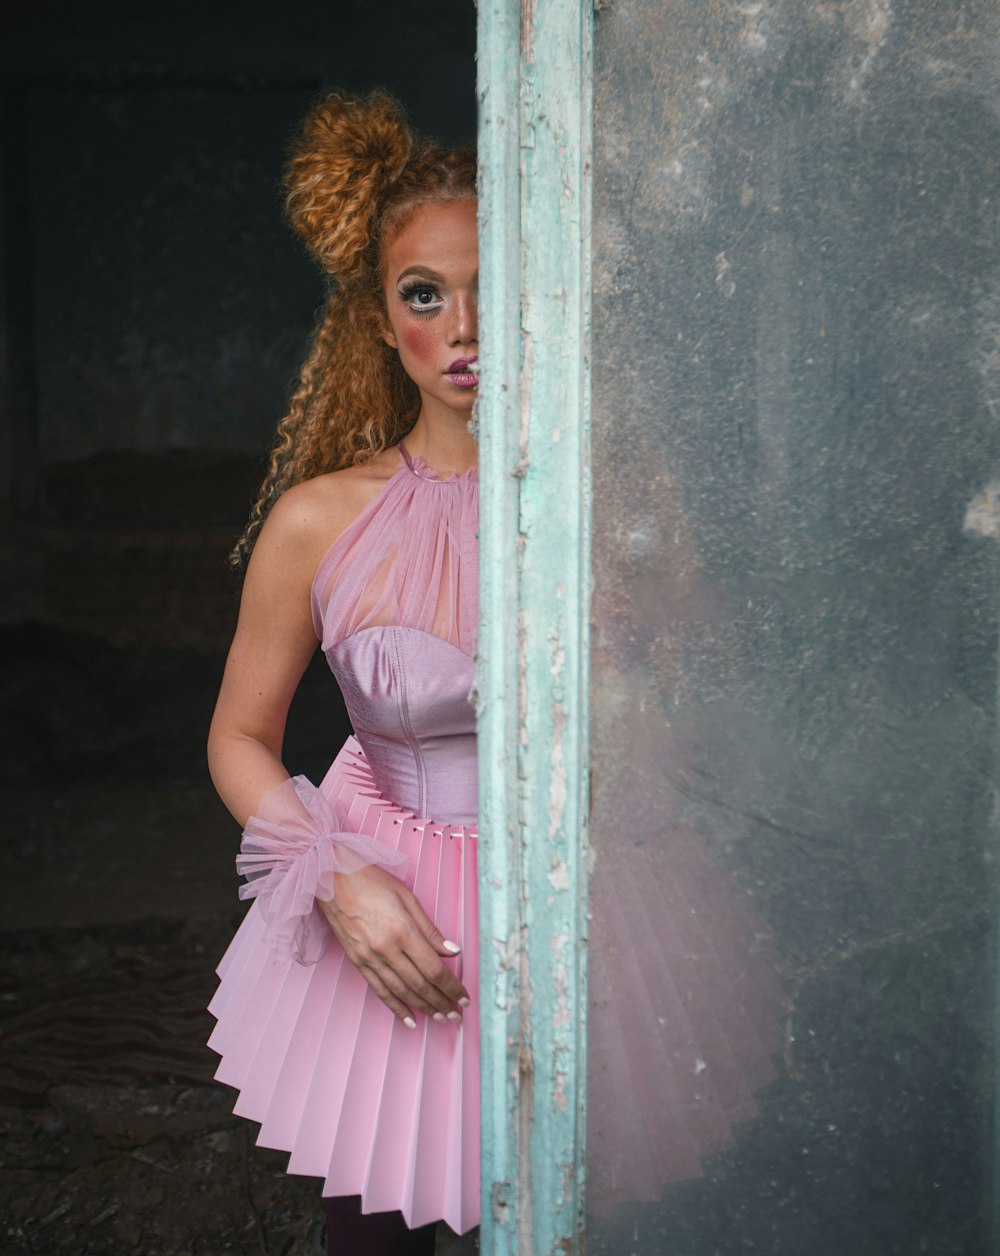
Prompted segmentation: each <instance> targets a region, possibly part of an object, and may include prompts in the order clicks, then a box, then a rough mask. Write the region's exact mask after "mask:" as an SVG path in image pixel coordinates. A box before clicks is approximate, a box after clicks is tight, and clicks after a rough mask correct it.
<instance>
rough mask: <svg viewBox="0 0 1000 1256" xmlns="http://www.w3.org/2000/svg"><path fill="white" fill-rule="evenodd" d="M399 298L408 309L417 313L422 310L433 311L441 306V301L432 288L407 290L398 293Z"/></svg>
mask: <svg viewBox="0 0 1000 1256" xmlns="http://www.w3.org/2000/svg"><path fill="white" fill-rule="evenodd" d="M400 296H401V297H402V298H403V300H404V301H406V303H407V304H408V305H409V307H410V309H411V310H413V311H415V312H417V313H421V312H423V311H424V310H435V309H437V307H438V306H439V305H440V304H441V299H440V297H439V296H438V294H437V290H436V289H434V288H427V287H413V288H407V289H404V291H403V292H401V293H400Z"/></svg>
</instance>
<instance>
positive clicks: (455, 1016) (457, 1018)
mask: <svg viewBox="0 0 1000 1256" xmlns="http://www.w3.org/2000/svg"><path fill="white" fill-rule="evenodd" d="M448 1019H449V1020H450V1021H453V1022H454V1023H455V1024H456V1025H461V1023H462V1017H461V1014H460V1013H459V1012H449V1013H448Z"/></svg>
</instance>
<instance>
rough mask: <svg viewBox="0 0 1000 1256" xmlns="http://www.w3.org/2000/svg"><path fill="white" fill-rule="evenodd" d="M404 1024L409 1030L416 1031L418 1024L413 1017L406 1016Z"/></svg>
mask: <svg viewBox="0 0 1000 1256" xmlns="http://www.w3.org/2000/svg"><path fill="white" fill-rule="evenodd" d="M403 1024H404V1025H405V1026H406V1028H407V1029H416V1027H417V1022H416V1021H415V1020H414V1019H413V1017H412V1016H404V1017H403Z"/></svg>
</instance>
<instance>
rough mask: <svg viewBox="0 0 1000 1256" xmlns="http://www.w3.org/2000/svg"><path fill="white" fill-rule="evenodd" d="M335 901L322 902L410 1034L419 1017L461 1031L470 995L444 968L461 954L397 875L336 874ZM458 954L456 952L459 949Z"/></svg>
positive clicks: (355, 960) (373, 871)
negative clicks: (450, 1024)
mask: <svg viewBox="0 0 1000 1256" xmlns="http://www.w3.org/2000/svg"><path fill="white" fill-rule="evenodd" d="M333 880H334V890H333V892H334V896H333V898H332V899H331V900H330V901H329V902H324V901H322V900H321V899H317V900H316V902H317V905H318V906H319V907H320V909H321V910H322V912H323V915H324V916H325V917H326V919H327V921H328V922H329V924H330V928H331V929H332V930H333V932H334V933H335V934H336V936H337V939H338V940H339V942H340V944H341V946H342V947H343V948H344V951H345V953H346V955H347V958H348V959H349V960H350V961H351V963H352V964H353V965H354V966H355V968H357V970H358V971H359V972H360V973H361V975H362V977H364V979H365V980H366V981H367V982H368V984H369V985H370V986H371V988H372V990H374V992H375V994H376V995H377V996H378V997H379V998H380V999H381V1000H382V1002H383V1003H384V1004H385V1005H386V1007H387V1008H388V1009H389V1011H390V1012H392V1013H393V1015H395V1016H398V1017H399V1019H400V1020H401V1021H402V1022H403V1023H404V1024H405V1025H407V1026H408V1027H409V1028H410V1029H415V1028H416V1021H415V1020H414V1019H413V1013H414V1012H423V1013H424V1014H425V1015H427V1016H430V1017H432V1018H433V1019H434V1020H436V1021H443V1020H445V1019H447V1020H451V1021H454V1022H455V1023H456V1024H457V1023H458V1022H460V1021H461V1019H462V1009H463V1008H465V1007H468V1006H469V992H468V991H467V990H466V988H465V986H463V985H462V983H461V982H460V981H459V979H458V978H457V977H456V976H455V974H454V973H453V972H452V971H451V970H450V969H449V968H448V967H447V965H446V964H445V963H444V962H443V961H442V958H441V957H442V956H453V955H457V954H458V947H457V946H455V944H454V943H448V942H447V941H446V939H445V937H444V935H443V934H442V933H441V931H440V929H438V927H437V926H436V925H435V924H434V921H433V920H431V918H430V916H428V915H427V913H426V912H425V911H424V909H423V907H421V905H420V902H419V900H418V899H417V897H416V896H415V895H414V894H412V893H411V892H410V891H409V890H408V889H407V888H406V886H405V885H403V884H402V882H401V881H399V880H398V879H397V878H396V877H394V876H393V875H392V874H391V873H389V872H386V871H385V869H383V868H378V867H375V866H374V865H369V866H367V867H364V868H359V869H358V870H357V871H356V872H338V873H335V874H334V878H333ZM453 947H454V949H452V948H453Z"/></svg>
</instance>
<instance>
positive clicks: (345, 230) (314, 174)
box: [285, 90, 414, 280]
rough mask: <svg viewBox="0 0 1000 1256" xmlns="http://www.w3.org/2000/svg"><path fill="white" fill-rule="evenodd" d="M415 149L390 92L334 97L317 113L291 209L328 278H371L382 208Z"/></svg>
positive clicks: (291, 186) (291, 187) (306, 127)
mask: <svg viewBox="0 0 1000 1256" xmlns="http://www.w3.org/2000/svg"><path fill="white" fill-rule="evenodd" d="M413 145H414V138H413V133H412V132H411V130H410V127H409V125H408V123H407V121H406V114H405V113H404V111H403V107H402V105H400V103H399V102H398V101H397V100H395V99H394V98H393V97H392V96H390V95H389V94H388V92H384V91H381V90H377V91H374V92H372V93H371V95H370V96H368V97H367V98H365V99H360V98H358V97H354V96H347V95H344V94H342V93H340V92H331V93H330V94H329V95H327V96H324V97H323V99H322V100H320V101H318V102H317V103H316V104H315V105H314V106H313V107H312V109H310V111H309V113H308V114H307V116H306V119H305V122H304V124H303V127H302V132H301V135H300V136H299V139H298V141H297V142H296V144H295V146H294V148H293V150H292V157H291V160H290V161H289V163H288V169H287V170H286V171H285V188H286V190H287V198H286V202H285V204H286V207H287V209H288V214H289V217H290V218H291V222H292V226H293V227H294V228H295V230H296V231H297V232H298V233H299V235H300V236H301V237H302V238H303V240H304V241H305V243H306V246H307V248H308V249H309V251H310V253H312V255H313V256H314V257H315V258H316V260H317V261H318V262H319V264H320V265H321V266H322V267H323V269H324V270H326V271H329V272H330V273H331V274H333V275H336V276H337V277H338V278H341V279H348V280H351V279H360V278H362V277H363V276H364V275H365V274H366V273H369V272H370V270H371V266H372V261H371V257H370V253H369V247H368V246H369V245H370V244H371V242H372V234H373V229H374V226H375V223H376V221H377V218H378V208H379V200H380V198H381V196H382V194H383V193H384V192H385V190H386V189H387V188H388V187H389V186H390V185H391V184H392V183H393V182H394V181H395V180H396V179H398V178H399V176H400V174H401V173H402V171H403V169H404V168H405V166H406V163H407V161H408V159H409V157H410V154H411V152H412V151H413Z"/></svg>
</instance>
